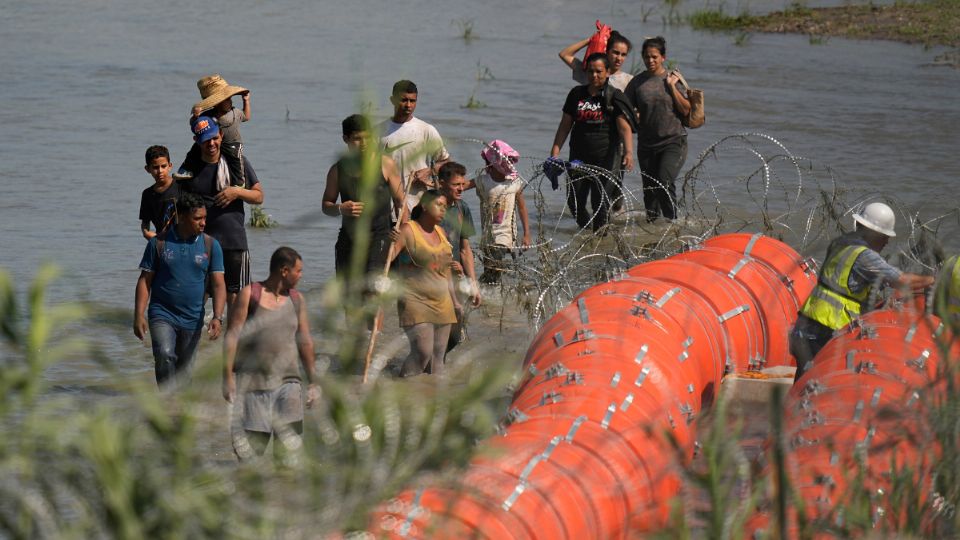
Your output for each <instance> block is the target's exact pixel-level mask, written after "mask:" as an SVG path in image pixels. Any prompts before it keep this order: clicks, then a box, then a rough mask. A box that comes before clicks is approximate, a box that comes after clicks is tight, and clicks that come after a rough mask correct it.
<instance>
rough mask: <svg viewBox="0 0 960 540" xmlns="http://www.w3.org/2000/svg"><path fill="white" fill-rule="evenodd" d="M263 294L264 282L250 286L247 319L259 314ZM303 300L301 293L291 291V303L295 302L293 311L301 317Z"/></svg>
mask: <svg viewBox="0 0 960 540" xmlns="http://www.w3.org/2000/svg"><path fill="white" fill-rule="evenodd" d="M262 294H263V282H262V281H254V282H253V283H251V284H250V302H249V303H248V304H247V319H250V318H251V317H253V314H254V313H256V312H257V307H259V306H260V296H261V295H262ZM302 300H303V298H302V297H301V296H300V291H298V290H296V289H290V301H291V302H293V309H295V310H296V312H297V315H298V316H299V315H300V303H301V301H302Z"/></svg>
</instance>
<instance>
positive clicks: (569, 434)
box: [563, 414, 587, 443]
mask: <svg viewBox="0 0 960 540" xmlns="http://www.w3.org/2000/svg"><path fill="white" fill-rule="evenodd" d="M586 421H587V417H586V416H585V415H582V414H581V415H580V416H578V417H577V418H576V420H574V421H573V423H572V424H570V431H568V432H567V436H566V437H564V438H563V440H565V441H567V442H568V443H572V442H573V437H574V435H576V434H577V431H578V430H579V429H580V426H582V425H583V423H584V422H586Z"/></svg>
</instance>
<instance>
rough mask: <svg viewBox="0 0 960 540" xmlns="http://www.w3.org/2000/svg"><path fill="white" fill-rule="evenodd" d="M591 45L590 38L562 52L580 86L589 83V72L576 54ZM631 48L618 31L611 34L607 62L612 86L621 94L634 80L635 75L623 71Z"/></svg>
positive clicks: (628, 41)
mask: <svg viewBox="0 0 960 540" xmlns="http://www.w3.org/2000/svg"><path fill="white" fill-rule="evenodd" d="M589 43H590V38H587V39H584V40H582V41H578V42H576V43H571V44H570V45H569V46H567V47H566V48H565V49H563V50H562V51H560V59H561V60H563V63H564V64H566V65H568V66H570V69H572V70H573V80H575V81H577V82H578V83H580V84H587V83H588V82H589V81H587V72H586V70H585V69H584V68H583V62H581V61H580V59H579V58H577V57H576V54H577V51H579V50H580V49H582V48H584V47H586V46H587V44H589ZM631 48H633V45H632V44H631V43H630V40H629V39H627V38H625V37H624V36H623V34H621V33H620V32H617V31H616V30H614V31H612V32H610V38H609V39H608V40H607V60H609V61H610V72H609V73H608V78H609V81H610V86H612V87H614V88H616V89H617V90H620V91H621V92H622V91H623V89H624V88H626V87H627V83H629V82H630V79H632V78H633V75H631V74H629V73H627V72H626V71H623V63H624V62H625V61H626V60H627V55H629V54H630V49H631Z"/></svg>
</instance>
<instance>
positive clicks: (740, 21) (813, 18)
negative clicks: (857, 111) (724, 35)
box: [689, 0, 960, 47]
mask: <svg viewBox="0 0 960 540" xmlns="http://www.w3.org/2000/svg"><path fill="white" fill-rule="evenodd" d="M689 20H690V25H691V26H692V27H693V28H695V29H702V30H740V31H742V32H772V33H795V34H807V35H809V36H810V39H811V43H814V44H815V43H822V42H823V41H824V40H826V39H828V38H829V37H843V38H851V39H884V40H891V41H901V42H905V43H919V44H923V45H924V46H927V47H932V46H937V45H942V46H948V47H960V0H930V1H925V2H914V3H906V2H899V1H898V2H896V3H894V4H893V5H889V6H877V5H873V4H867V5H853V6H838V7H829V8H808V7H805V6H804V5H802V4H800V3H795V4H793V5H792V6H791V7H790V8H788V9H786V10H784V11H777V12H774V13H769V14H766V15H752V14H749V13H740V14H738V15H729V14H726V13H724V12H723V9H717V10H701V11H696V12H694V13H692V14H691V15H690V19H689Z"/></svg>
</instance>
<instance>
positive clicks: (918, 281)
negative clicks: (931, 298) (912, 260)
mask: <svg viewBox="0 0 960 540" xmlns="http://www.w3.org/2000/svg"><path fill="white" fill-rule="evenodd" d="M935 281H936V278H935V277H934V276H921V275H920V274H910V273H907V272H904V273H902V274H900V279H899V280H897V283H896V284H897V286H899V287H903V288H909V289H911V290H912V291H914V292H920V291H922V290H923V289H926V288H927V287H930V286H931V285H933V283H934V282H935Z"/></svg>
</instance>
